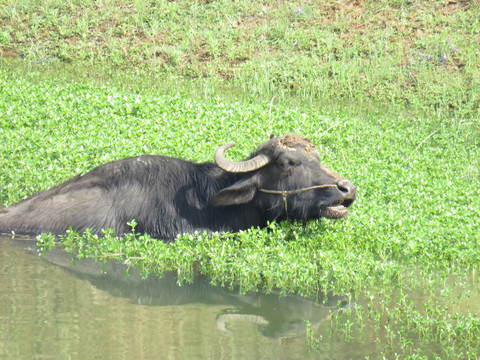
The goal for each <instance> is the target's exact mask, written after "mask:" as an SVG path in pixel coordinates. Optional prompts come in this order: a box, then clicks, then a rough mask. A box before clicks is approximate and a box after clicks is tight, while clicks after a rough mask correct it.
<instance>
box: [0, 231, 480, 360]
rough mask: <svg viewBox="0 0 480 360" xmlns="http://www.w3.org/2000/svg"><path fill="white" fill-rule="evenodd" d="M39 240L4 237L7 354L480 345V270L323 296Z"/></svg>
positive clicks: (469, 348)
mask: <svg viewBox="0 0 480 360" xmlns="http://www.w3.org/2000/svg"><path fill="white" fill-rule="evenodd" d="M35 244H36V241H35V240H34V239H22V240H18V239H16V240H11V239H10V238H9V237H2V236H0V359H96V358H98V359H132V358H135V359H339V358H341V359H364V358H366V357H367V358H402V357H403V356H402V355H399V353H400V354H410V355H412V354H418V353H419V352H420V353H421V354H423V355H427V356H429V355H432V354H434V353H435V354H439V355H440V357H441V358H459V359H460V358H462V359H463V358H470V357H471V356H473V357H472V358H475V356H477V357H478V356H480V321H479V320H478V315H477V314H478V313H479V312H480V283H479V279H478V276H477V275H475V276H473V277H471V278H470V279H469V280H468V281H463V282H458V281H457V280H458V278H455V277H451V276H449V277H444V276H440V279H442V280H441V281H437V282H436V283H435V285H432V284H433V283H432V282H431V281H430V277H423V278H422V276H421V275H420V274H419V275H418V276H419V279H423V280H421V281H420V282H417V283H418V286H417V287H416V288H412V287H410V289H409V290H407V291H408V293H403V290H401V287H393V288H385V289H382V288H381V287H380V288H378V289H365V290H364V291H363V292H360V293H358V294H357V295H356V296H355V297H351V298H350V302H349V301H347V298H346V297H333V296H331V297H329V302H328V303H326V304H322V303H318V302H316V301H315V300H314V299H306V298H302V297H299V296H294V295H289V296H284V297H280V296H279V295H278V294H248V295H243V296H240V295H238V292H235V291H229V290H227V289H224V288H220V287H213V286H211V285H210V284H209V282H208V280H207V279H205V278H202V277H197V278H196V279H195V281H194V284H191V285H184V286H181V287H180V286H178V285H177V284H176V279H175V277H174V276H173V275H167V276H166V277H164V278H162V279H159V278H156V277H151V278H148V279H141V277H139V276H138V274H136V273H135V272H134V271H133V272H132V274H131V275H129V276H125V271H126V268H125V266H124V265H122V264H120V263H119V262H112V263H109V264H108V270H107V272H106V273H102V268H103V265H101V264H98V263H95V262H93V261H90V260H82V261H78V262H77V263H76V264H75V266H72V260H71V257H70V255H69V254H67V253H66V252H64V251H63V250H61V249H54V250H52V251H49V252H48V253H47V255H46V257H43V256H39V255H38V253H37V252H36V251H35V250H33V249H32V248H33V247H34V246H35ZM475 274H476V273H475ZM415 277H417V275H415ZM407 288H408V287H407ZM392 289H393V290H392ZM320 298H323V296H322V295H321V296H320ZM458 316H459V317H458ZM306 324H308V326H307V325H306ZM462 327H463V328H462ZM307 339H309V341H307ZM458 351H461V352H458ZM455 354H456V356H455V357H453V355H455ZM463 354H465V357H464V356H463ZM467 354H469V355H468V356H467ZM472 354H473V355H472ZM443 355H445V357H443ZM447 355H449V356H447ZM470 355H471V356H470Z"/></svg>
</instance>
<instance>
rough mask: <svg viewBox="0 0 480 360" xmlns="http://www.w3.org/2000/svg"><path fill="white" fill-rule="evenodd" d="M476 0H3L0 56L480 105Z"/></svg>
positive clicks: (464, 110)
mask: <svg viewBox="0 0 480 360" xmlns="http://www.w3.org/2000/svg"><path fill="white" fill-rule="evenodd" d="M479 19H480V9H479V5H478V2H476V1H373V0H366V1H353V2H352V1H323V2H317V1H302V2H298V3H297V2H290V1H272V2H263V3H262V2H258V1H241V2H233V1H206V2H189V1H182V2H171V1H135V2H126V1H121V0H108V1H101V2H98V1H83V0H82V1H77V0H69V1H57V0H49V1H45V2H42V4H41V5H38V4H37V2H35V1H29V0H22V1H9V0H8V1H4V2H3V3H2V7H1V8H0V29H1V31H0V56H1V57H3V58H6V59H14V60H15V59H16V60H18V59H22V60H24V61H27V62H29V63H33V64H37V65H40V66H45V65H48V66H55V64H57V63H59V62H62V63H70V64H73V65H74V68H77V69H78V68H82V69H85V68H88V69H89V72H90V74H91V75H92V76H96V75H97V74H98V75H101V76H104V75H105V73H108V72H109V71H111V69H120V70H121V71H122V72H123V73H131V74H132V76H134V77H139V76H140V77H141V78H144V79H148V80H147V81H153V82H165V81H169V82H175V83H178V82H181V81H183V80H186V79H187V80H192V79H193V80H195V81H196V82H197V84H198V83H201V84H203V86H206V87H207V88H217V89H218V88H234V89H237V91H238V90H242V91H244V92H245V93H248V94H253V95H254V96H264V97H269V96H270V97H271V96H276V97H277V98H282V97H285V96H288V95H291V94H295V95H297V96H303V97H307V98H309V99H312V100H314V101H317V102H326V103H327V104H328V103H331V102H338V101H340V102H344V101H350V102H355V103H359V102H367V103H368V102H371V101H373V102H382V103H383V102H388V103H395V104H400V105H402V106H406V107H408V108H411V109H415V110H416V111H418V110H419V109H422V110H424V111H429V112H431V113H436V114H437V115H440V116H450V117H451V116H457V117H466V116H467V117H468V116H473V115H476V116H478V114H479V106H480V95H479V90H478V89H480V72H479V70H478V69H479V68H480V63H479V59H478V56H477V54H478V53H479V51H480V42H479V36H480V20H479Z"/></svg>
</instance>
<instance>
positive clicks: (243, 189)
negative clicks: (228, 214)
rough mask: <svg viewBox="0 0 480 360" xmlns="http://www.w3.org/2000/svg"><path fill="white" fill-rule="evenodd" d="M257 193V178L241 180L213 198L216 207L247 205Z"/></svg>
mask: <svg viewBox="0 0 480 360" xmlns="http://www.w3.org/2000/svg"><path fill="white" fill-rule="evenodd" d="M256 192H257V181H256V179H255V177H253V178H249V179H246V180H241V181H239V182H237V183H235V184H233V185H232V186H229V187H227V188H225V189H222V190H220V191H219V192H218V193H217V195H215V197H214V198H213V205H214V206H229V205H240V204H245V203H247V202H249V201H251V200H252V199H253V197H254V196H255V193H256Z"/></svg>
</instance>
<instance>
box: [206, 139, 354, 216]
mask: <svg viewBox="0 0 480 360" xmlns="http://www.w3.org/2000/svg"><path fill="white" fill-rule="evenodd" d="M233 145H235V144H228V145H223V146H221V147H220V148H219V149H218V150H217V152H216V153H215V162H216V164H217V165H218V166H219V167H220V168H222V169H224V170H225V171H227V172H233V173H245V175H246V176H244V177H242V178H241V179H240V180H239V181H238V182H236V183H234V184H233V185H231V186H229V187H227V188H224V189H222V190H221V191H220V192H218V194H216V196H215V197H214V199H213V203H214V205H215V206H230V205H238V204H247V203H248V204H250V206H252V208H257V209H262V210H263V211H264V212H265V216H266V217H267V218H271V217H272V216H273V218H274V219H285V218H289V219H296V220H304V221H306V220H310V219H317V218H320V217H326V218H330V219H339V218H342V217H344V216H346V215H347V214H348V210H347V207H348V206H350V205H351V204H352V203H353V202H354V201H355V197H356V189H355V186H354V185H353V184H352V183H351V182H350V181H348V180H347V179H345V178H344V177H342V176H340V175H338V174H336V173H335V172H333V171H332V170H330V169H329V168H327V167H325V166H324V165H322V164H321V163H320V159H319V154H318V151H317V149H316V148H315V146H314V145H313V144H312V143H311V142H310V141H309V140H308V139H305V138H302V137H300V136H297V135H291V134H290V135H286V136H282V137H272V138H271V139H270V140H269V141H267V142H266V143H264V144H262V145H261V146H260V147H259V148H258V149H257V151H256V152H255V153H253V154H252V156H251V158H250V159H248V160H245V161H241V162H233V161H229V160H227V159H225V156H224V152H225V151H226V150H227V149H229V148H230V147H232V146H233ZM248 174H250V175H249V176H248Z"/></svg>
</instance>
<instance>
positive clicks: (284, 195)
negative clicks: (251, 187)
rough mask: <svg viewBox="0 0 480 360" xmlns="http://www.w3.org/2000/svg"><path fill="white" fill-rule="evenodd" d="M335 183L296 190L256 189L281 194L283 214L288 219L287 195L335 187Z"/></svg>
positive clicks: (266, 192)
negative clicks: (283, 207)
mask: <svg viewBox="0 0 480 360" xmlns="http://www.w3.org/2000/svg"><path fill="white" fill-rule="evenodd" d="M336 186H337V185H334V184H326V185H315V186H309V187H306V188H301V189H296V190H267V189H258V191H260V192H263V193H265V194H273V195H282V198H283V204H284V205H285V214H286V215H287V219H288V208H287V196H288V195H291V194H298V193H301V192H305V191H309V190H315V189H323V188H328V187H336Z"/></svg>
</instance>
